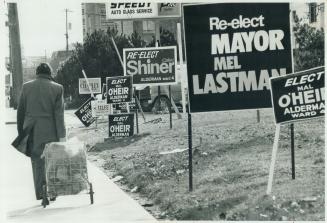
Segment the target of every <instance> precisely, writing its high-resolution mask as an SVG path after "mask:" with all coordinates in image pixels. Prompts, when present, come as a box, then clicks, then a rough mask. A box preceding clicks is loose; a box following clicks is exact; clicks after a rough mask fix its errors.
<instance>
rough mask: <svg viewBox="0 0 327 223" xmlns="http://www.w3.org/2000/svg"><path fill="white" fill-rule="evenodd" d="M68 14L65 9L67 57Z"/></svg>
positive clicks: (67, 10)
mask: <svg viewBox="0 0 327 223" xmlns="http://www.w3.org/2000/svg"><path fill="white" fill-rule="evenodd" d="M68 12H71V11H70V10H69V9H65V13H66V34H65V36H66V54H67V55H68Z"/></svg>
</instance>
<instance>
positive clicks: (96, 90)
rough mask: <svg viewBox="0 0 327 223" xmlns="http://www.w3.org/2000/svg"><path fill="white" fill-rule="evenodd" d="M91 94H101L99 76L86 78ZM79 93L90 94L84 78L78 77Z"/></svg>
mask: <svg viewBox="0 0 327 223" xmlns="http://www.w3.org/2000/svg"><path fill="white" fill-rule="evenodd" d="M87 80H88V81H89V84H90V87H91V90H92V92H93V94H101V78H88V79H87ZM78 86H79V88H78V90H79V94H91V92H90V90H89V87H88V86H87V82H86V80H85V78H79V79H78Z"/></svg>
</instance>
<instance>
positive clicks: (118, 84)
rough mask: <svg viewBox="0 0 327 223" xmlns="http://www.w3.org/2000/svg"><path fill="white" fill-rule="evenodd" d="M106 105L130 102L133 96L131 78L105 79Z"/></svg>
mask: <svg viewBox="0 0 327 223" xmlns="http://www.w3.org/2000/svg"><path fill="white" fill-rule="evenodd" d="M106 83H107V84H106V86H107V88H106V90H107V103H108V104H116V103H122V102H130V101H131V100H132V94H133V83H132V76H118V77H107V78H106Z"/></svg>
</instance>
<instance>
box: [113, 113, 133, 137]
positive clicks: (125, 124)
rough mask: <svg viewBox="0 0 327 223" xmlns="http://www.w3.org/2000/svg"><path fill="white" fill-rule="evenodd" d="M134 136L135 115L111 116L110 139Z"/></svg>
mask: <svg viewBox="0 0 327 223" xmlns="http://www.w3.org/2000/svg"><path fill="white" fill-rule="evenodd" d="M133 135H134V114H114V115H109V137H128V136H133Z"/></svg>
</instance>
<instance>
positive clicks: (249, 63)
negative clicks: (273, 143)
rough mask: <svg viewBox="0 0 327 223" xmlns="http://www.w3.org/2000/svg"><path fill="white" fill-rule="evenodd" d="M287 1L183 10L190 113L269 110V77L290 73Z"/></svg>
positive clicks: (203, 6)
mask: <svg viewBox="0 0 327 223" xmlns="http://www.w3.org/2000/svg"><path fill="white" fill-rule="evenodd" d="M289 13H290V11H289V4H288V3H217V4H204V5H185V6H184V28H185V43H186V55H187V71H188V86H189V100H190V111H191V112H206V111H223V110H237V109H254V108H268V107H271V106H272V105H271V99H270V91H269V88H270V86H269V78H270V77H277V76H281V75H285V74H287V73H291V71H292V62H291V61H292V59H291V41H290V20H289Z"/></svg>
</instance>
